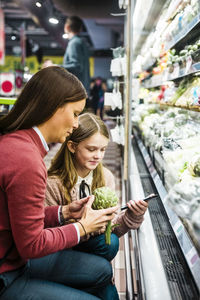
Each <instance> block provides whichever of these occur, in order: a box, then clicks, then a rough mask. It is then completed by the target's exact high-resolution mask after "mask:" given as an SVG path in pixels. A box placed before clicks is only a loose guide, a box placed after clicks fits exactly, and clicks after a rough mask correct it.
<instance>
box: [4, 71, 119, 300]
mask: <svg viewBox="0 0 200 300" xmlns="http://www.w3.org/2000/svg"><path fill="white" fill-rule="evenodd" d="M86 97H87V95H86V92H85V89H84V87H83V85H82V84H81V83H80V81H79V80H78V79H77V78H76V77H75V76H74V75H72V74H71V73H69V72H67V71H66V70H64V69H63V68H61V67H56V66H51V67H47V68H44V69H42V70H40V71H39V72H38V73H36V74H35V75H34V76H33V77H32V78H31V79H30V80H29V81H28V83H27V84H26V85H25V87H24V89H23V91H22V93H21V95H20V96H19V98H18V100H17V101H16V104H15V105H14V107H13V108H12V110H11V111H10V112H9V114H8V115H7V116H4V117H2V118H1V119H0V132H1V134H2V135H1V136H0V166H1V168H0V258H1V259H0V299H4V300H7V299H8V300H10V299H16V300H17V299H19V300H24V299H43V300H45V299H46V300H51V299H52V300H55V299H57V300H64V299H65V300H66V299H78V298H81V299H85V300H88V299H91V300H92V299H99V298H101V299H118V295H117V292H116V289H115V287H114V286H113V285H111V284H110V281H111V278H112V269H111V266H110V264H109V262H108V261H107V260H105V259H104V258H102V257H98V256H95V255H92V254H86V253H83V252H77V251H74V250H70V249H69V248H72V247H73V246H75V245H77V244H78V243H79V239H80V237H83V236H84V235H86V234H87V233H92V232H95V231H97V230H102V228H104V227H105V225H106V223H107V222H108V220H111V219H112V218H113V216H114V212H115V211H116V209H117V208H116V207H115V208H110V209H106V210H101V211H98V213H97V212H94V211H93V210H92V209H91V205H92V202H93V199H92V197H86V198H84V199H81V200H78V201H75V202H74V203H73V205H68V206H67V208H68V210H65V206H64V207H63V211H62V210H61V208H62V207H61V206H58V205H56V206H52V207H46V208H44V197H45V189H46V178H47V172H46V168H45V164H44V162H43V157H44V156H45V155H46V153H47V151H48V145H47V144H49V143H57V142H60V143H63V142H64V141H65V139H66V137H67V136H69V135H70V134H71V133H72V131H73V129H76V128H77V127H78V115H79V114H80V113H81V112H82V110H83V108H84V106H85V99H86ZM77 207H78V208H77ZM71 208H72V213H71ZM80 212H81V215H80ZM74 213H75V214H77V216H78V217H79V219H80V221H78V222H76V223H74V224H68V225H64V226H60V225H62V223H63V219H64V218H65V219H68V218H69V219H71V218H73V217H74ZM67 248H68V249H67ZM66 249H67V250H66ZM85 270H87V273H86V272H85ZM84 290H85V291H84ZM92 294H93V295H95V296H93V295H92ZM97 297H99V298H97Z"/></svg>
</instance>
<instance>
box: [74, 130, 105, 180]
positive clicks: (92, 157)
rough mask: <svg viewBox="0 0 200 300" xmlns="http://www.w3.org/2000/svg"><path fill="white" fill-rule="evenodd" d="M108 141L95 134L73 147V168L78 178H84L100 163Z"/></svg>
mask: <svg viewBox="0 0 200 300" xmlns="http://www.w3.org/2000/svg"><path fill="white" fill-rule="evenodd" d="M108 142H109V139H108V138H106V137H105V136H103V135H102V134H100V133H99V132H97V133H95V134H94V135H92V136H91V137H89V138H87V139H85V140H84V141H82V142H80V143H79V144H78V145H76V146H75V153H74V157H75V162H74V163H75V167H76V169H77V172H78V174H79V175H80V176H83V175H84V176H86V175H87V174H88V173H89V172H90V171H91V170H94V169H95V168H96V167H97V165H98V164H99V163H100V162H101V161H102V159H103V157H104V154H105V150H106V147H107V145H108Z"/></svg>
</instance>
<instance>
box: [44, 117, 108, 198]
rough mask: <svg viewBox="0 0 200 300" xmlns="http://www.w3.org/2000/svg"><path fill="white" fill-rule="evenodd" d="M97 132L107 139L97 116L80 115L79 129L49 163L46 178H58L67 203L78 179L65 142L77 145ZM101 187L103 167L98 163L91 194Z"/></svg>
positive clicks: (104, 129)
mask: <svg viewBox="0 0 200 300" xmlns="http://www.w3.org/2000/svg"><path fill="white" fill-rule="evenodd" d="M97 132H99V133H100V134H102V135H103V136H105V137H106V138H108V139H109V132H108V129H107V127H106V125H105V123H104V122H103V121H102V120H101V119H100V118H99V117H98V116H96V115H94V114H91V113H85V114H82V115H80V117H79V127H78V128H77V129H75V130H74V131H73V133H72V135H71V136H70V137H69V138H68V139H67V140H66V141H65V143H63V144H62V146H61V148H60V150H59V151H58V152H57V154H56V155H55V157H54V158H53V160H52V162H51V166H50V168H49V170H48V176H58V177H59V178H60V180H61V182H62V185H63V187H64V191H65V197H66V200H67V203H69V202H71V197H70V192H71V190H72V188H73V187H74V186H75V184H76V182H77V179H78V174H77V171H76V168H75V166H74V155H73V154H72V153H71V152H70V151H69V149H68V146H67V142H68V141H69V140H70V141H72V142H73V143H75V144H78V143H80V142H82V141H84V140H85V139H87V138H89V137H91V136H92V135H94V134H95V133H97ZM102 186H105V179H104V174H103V165H102V163H99V164H98V166H97V167H96V169H95V170H94V171H93V180H92V187H91V189H92V191H91V192H93V191H94V189H96V188H98V187H102Z"/></svg>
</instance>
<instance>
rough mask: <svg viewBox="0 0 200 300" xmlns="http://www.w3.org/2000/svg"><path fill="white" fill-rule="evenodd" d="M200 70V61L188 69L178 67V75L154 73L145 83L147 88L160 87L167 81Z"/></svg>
mask: <svg viewBox="0 0 200 300" xmlns="http://www.w3.org/2000/svg"><path fill="white" fill-rule="evenodd" d="M199 71H200V62H197V63H195V64H192V65H191V67H190V68H189V70H186V68H184V69H183V68H182V69H180V68H179V69H178V72H176V75H175V76H174V73H171V74H170V73H168V74H167V76H166V75H154V76H152V77H151V78H150V79H148V81H147V80H146V82H145V83H144V87H145V88H154V87H159V86H161V85H163V84H165V83H166V81H170V80H176V79H179V78H182V77H185V76H188V75H191V74H195V73H197V72H199Z"/></svg>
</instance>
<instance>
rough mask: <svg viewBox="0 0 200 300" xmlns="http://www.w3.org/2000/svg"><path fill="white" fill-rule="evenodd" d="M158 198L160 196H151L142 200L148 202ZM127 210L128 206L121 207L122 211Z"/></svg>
mask: <svg viewBox="0 0 200 300" xmlns="http://www.w3.org/2000/svg"><path fill="white" fill-rule="evenodd" d="M156 197H158V194H150V195H148V196H147V197H145V198H144V199H142V200H143V201H147V202H148V201H149V200H150V199H153V198H156ZM127 208H128V206H123V207H121V210H124V209H127Z"/></svg>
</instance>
